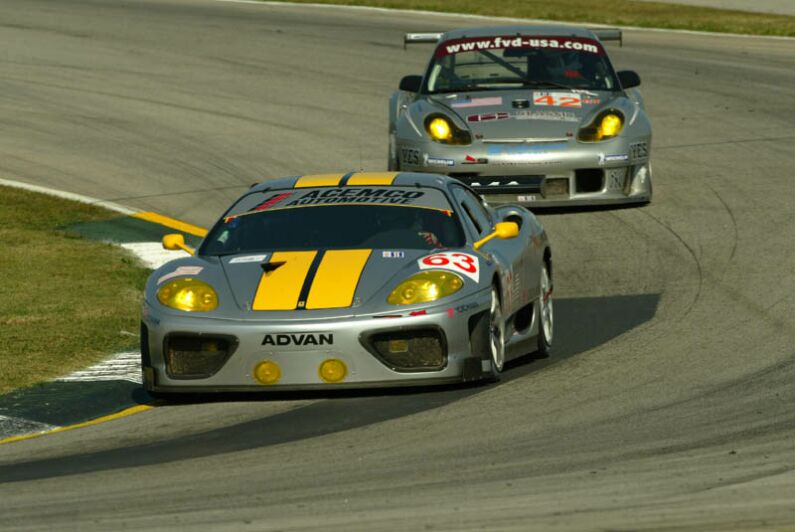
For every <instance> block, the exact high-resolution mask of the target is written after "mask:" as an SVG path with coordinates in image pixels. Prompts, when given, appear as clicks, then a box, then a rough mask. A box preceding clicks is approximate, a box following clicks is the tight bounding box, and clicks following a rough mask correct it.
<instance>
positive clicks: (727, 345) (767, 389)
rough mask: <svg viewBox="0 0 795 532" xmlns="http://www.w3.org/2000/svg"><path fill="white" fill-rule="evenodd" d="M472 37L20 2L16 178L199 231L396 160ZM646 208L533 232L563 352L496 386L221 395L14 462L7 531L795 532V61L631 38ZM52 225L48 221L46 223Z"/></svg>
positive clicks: (335, 18) (8, 38)
mask: <svg viewBox="0 0 795 532" xmlns="http://www.w3.org/2000/svg"><path fill="white" fill-rule="evenodd" d="M478 23H479V22H478V21H477V20H473V19H458V20H456V19H455V18H454V17H430V18H429V17H423V16H420V15H408V14H402V13H399V14H395V13H392V14H387V13H377V12H376V13H373V12H363V11H351V10H339V9H325V8H323V9H318V8H306V7H303V8H296V7H289V6H264V5H251V4H237V3H225V2H224V3H221V2H214V1H209V0H185V1H176V0H157V1H155V0H149V1H145V0H144V1H122V0H119V1H114V2H108V1H106V0H4V2H3V6H2V11H1V12H0V66H1V67H2V74H1V75H0V177H5V178H10V179H19V180H24V181H27V182H30V183H34V184H39V185H46V186H51V187H54V188H58V189H63V190H68V191H70V192H76V193H82V194H88V195H91V196H95V197H101V198H103V199H107V200H113V201H116V202H119V203H122V204H125V205H128V206H132V207H137V208H142V209H146V210H155V211H158V212H161V213H163V214H167V215H169V216H173V217H176V218H180V219H184V220H186V221H188V222H191V223H194V224H199V225H207V224H210V223H212V221H213V220H214V218H215V217H216V216H218V215H219V214H220V212H221V209H222V208H224V207H225V206H226V205H227V204H228V202H229V201H230V200H231V199H232V198H233V197H235V196H237V195H238V194H239V193H241V192H242V191H243V190H245V188H246V187H247V186H248V185H250V184H251V183H253V182H255V181H258V180H261V179H266V178H269V177H276V176H283V175H295V174H306V173H314V172H321V171H345V170H355V169H360V168H364V169H368V170H381V169H384V168H385V165H386V152H387V144H386V141H387V138H386V119H387V116H386V101H387V98H388V95H389V93H390V91H391V90H392V89H393V88H394V87H395V86H396V85H397V83H398V80H399V78H400V77H401V76H402V75H403V74H409V73H420V72H421V71H422V69H423V68H424V64H425V61H426V58H427V55H428V53H429V48H427V47H423V46H418V47H415V48H412V49H410V50H408V51H404V50H403V48H402V34H403V32H405V31H409V30H437V29H446V28H450V27H454V26H462V25H474V24H478ZM610 48H611V53H612V58H613V61H614V63H615V64H616V65H617V66H618V67H619V68H633V69H635V70H637V71H639V72H640V74H641V77H642V79H643V86H642V88H643V91H644V96H645V97H646V102H647V107H648V109H649V112H650V115H651V116H652V118H653V121H654V127H655V139H654V149H653V160H654V179H655V181H654V185H655V196H654V201H653V203H652V204H651V205H650V206H649V207H646V208H641V209H622V210H600V211H589V212H577V213H563V214H561V213H553V214H545V215H542V219H543V221H544V223H545V224H546V225H547V228H548V231H549V233H550V235H551V239H552V242H553V245H554V246H555V247H554V263H555V273H556V283H555V286H556V298H557V302H558V303H557V324H556V325H557V331H556V333H557V335H556V352H555V355H554V356H553V357H551V358H549V359H546V360H531V361H526V362H525V363H522V364H518V365H514V367H512V368H511V369H510V370H509V371H508V372H507V373H506V378H505V379H504V381H503V382H502V383H501V384H499V385H497V386H492V387H484V386H475V387H464V388H461V387H451V388H444V389H441V390H421V391H399V392H383V391H382V392H374V393H348V394H343V395H340V394H327V395H320V394H303V395H288V396H278V397H272V398H267V397H264V398H263V397H257V396H244V397H240V398H235V397H223V398H220V399H219V400H215V401H208V402H203V403H186V404H176V405H168V406H162V407H158V408H155V409H153V410H151V411H148V412H145V413H141V414H138V415H135V416H131V417H128V418H124V419H120V420H116V421H113V422H109V423H104V424H100V425H96V426H92V427H88V428H84V429H79V430H73V431H69V432H64V433H59V434H54V435H51V436H46V437H43V438H37V439H33V440H28V441H22V442H17V443H13V444H8V445H3V446H0V529H2V530H26V529H59V530H63V529H80V530H111V529H114V530H118V529H142V528H146V529H147V530H158V529H173V528H175V527H185V528H190V529H196V528H212V529H214V530H235V531H237V530H306V529H318V530H340V531H343V530H345V531H347V530H381V529H402V530H469V529H484V530H495V529H516V530H527V529H537V530H569V529H578V530H641V529H666V530H667V529H682V528H684V529H693V530H710V529H718V530H732V529H738V530H749V529H768V528H770V529H775V528H781V527H792V526H795V408H793V406H795V386H793V382H795V357H794V356H793V355H795V347H794V346H795V327H794V326H793V325H794V324H795V320H794V319H793V315H795V251H793V250H794V249H795V246H793V243H794V242H795V219H793V212H795V182H794V181H793V178H795V173H794V172H793V168H795V150H793V148H792V146H793V142H794V141H795V129H793V123H795V104H794V103H793V102H795V88H794V87H795V41H794V40H776V39H766V38H740V37H726V36H701V35H685V34H671V33H658V32H637V31H628V32H626V34H625V46H624V47H623V48H617V47H615V46H611V47H610ZM31 215H32V216H35V213H31Z"/></svg>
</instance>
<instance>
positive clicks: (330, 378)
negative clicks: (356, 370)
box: [318, 358, 348, 383]
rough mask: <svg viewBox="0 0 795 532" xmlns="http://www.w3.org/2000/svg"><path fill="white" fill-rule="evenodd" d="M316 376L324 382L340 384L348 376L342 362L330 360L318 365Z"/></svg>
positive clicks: (346, 368)
mask: <svg viewBox="0 0 795 532" xmlns="http://www.w3.org/2000/svg"><path fill="white" fill-rule="evenodd" d="M318 374H319V375H320V378H321V379H323V381H324V382H332V383H333V382H340V381H341V380H342V379H344V378H345V376H346V375H347V374H348V367H347V366H346V365H345V362H343V361H342V360H338V359H336V358H330V359H328V360H324V361H323V363H322V364H320V368H318Z"/></svg>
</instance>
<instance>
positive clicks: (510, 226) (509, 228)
mask: <svg viewBox="0 0 795 532" xmlns="http://www.w3.org/2000/svg"><path fill="white" fill-rule="evenodd" d="M494 232H495V233H497V238H499V239H501V240H505V239H507V238H516V237H517V236H519V224H517V223H516V222H499V223H497V225H495V226H494Z"/></svg>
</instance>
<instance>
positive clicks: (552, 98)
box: [533, 91, 582, 107]
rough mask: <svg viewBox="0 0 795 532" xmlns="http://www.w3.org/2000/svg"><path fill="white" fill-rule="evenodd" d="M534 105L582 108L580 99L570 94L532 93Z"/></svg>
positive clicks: (575, 94)
mask: <svg viewBox="0 0 795 532" xmlns="http://www.w3.org/2000/svg"><path fill="white" fill-rule="evenodd" d="M533 103H534V104H535V105H542V106H543V105H550V106H554V107H582V97H581V96H580V95H579V94H577V93H572V92H540V91H535V92H533Z"/></svg>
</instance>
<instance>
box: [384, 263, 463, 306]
mask: <svg viewBox="0 0 795 532" xmlns="http://www.w3.org/2000/svg"><path fill="white" fill-rule="evenodd" d="M462 286H464V281H463V279H461V277H459V276H458V275H456V274H455V273H453V272H444V271H437V270H431V271H427V272H420V273H418V274H416V275H412V276H411V277H409V278H408V279H406V280H405V281H403V282H402V283H400V284H399V285H398V286H397V287H396V288H395V289H394V290H392V293H391V294H389V297H388V298H387V300H386V301H387V303H389V304H390V305H413V304H415V303H427V302H429V301H436V300H437V299H440V298H442V297H445V296H449V295H450V294H454V293H456V292H458V291H459V290H461V287H462Z"/></svg>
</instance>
